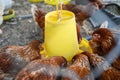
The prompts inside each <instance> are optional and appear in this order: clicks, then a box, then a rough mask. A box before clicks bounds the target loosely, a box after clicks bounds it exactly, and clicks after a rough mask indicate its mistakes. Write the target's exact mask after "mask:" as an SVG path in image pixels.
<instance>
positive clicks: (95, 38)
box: [92, 34, 100, 40]
mask: <svg viewBox="0 0 120 80" xmlns="http://www.w3.org/2000/svg"><path fill="white" fill-rule="evenodd" d="M92 39H93V40H99V39H100V35H99V34H93V35H92Z"/></svg>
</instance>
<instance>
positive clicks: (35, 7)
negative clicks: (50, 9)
mask: <svg viewBox="0 0 120 80" xmlns="http://www.w3.org/2000/svg"><path fill="white" fill-rule="evenodd" d="M36 9H37V6H36V5H34V4H32V5H31V12H32V15H33V19H34V20H35V10H36Z"/></svg>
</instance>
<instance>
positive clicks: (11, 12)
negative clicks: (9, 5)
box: [3, 9, 15, 21]
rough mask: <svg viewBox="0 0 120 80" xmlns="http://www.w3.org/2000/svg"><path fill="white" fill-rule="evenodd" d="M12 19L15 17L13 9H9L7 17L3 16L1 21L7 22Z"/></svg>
mask: <svg viewBox="0 0 120 80" xmlns="http://www.w3.org/2000/svg"><path fill="white" fill-rule="evenodd" d="M13 17H15V11H14V10H13V9H10V10H9V14H8V15H3V20H4V21H7V20H9V19H11V18H13Z"/></svg>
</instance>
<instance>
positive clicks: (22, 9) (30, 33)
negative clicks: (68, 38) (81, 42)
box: [0, 0, 92, 47]
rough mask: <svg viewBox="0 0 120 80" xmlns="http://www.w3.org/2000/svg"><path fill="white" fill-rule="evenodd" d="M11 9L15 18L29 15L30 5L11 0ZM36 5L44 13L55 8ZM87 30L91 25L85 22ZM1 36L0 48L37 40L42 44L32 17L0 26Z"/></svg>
mask: <svg viewBox="0 0 120 80" xmlns="http://www.w3.org/2000/svg"><path fill="white" fill-rule="evenodd" d="M13 1H14V4H13V6H12V9H14V10H15V12H16V16H15V17H19V16H21V15H31V3H29V2H28V1H27V0H13ZM34 4H36V5H38V7H39V8H40V9H41V10H44V11H46V12H49V11H52V10H55V6H51V5H47V4H45V3H43V2H42V3H34ZM86 24H87V25H88V29H90V30H92V27H91V24H90V23H89V22H88V21H86ZM0 29H1V30H2V31H3V34H1V35H0V47H3V46H6V45H25V44H27V43H28V42H30V41H31V40H34V39H38V40H40V41H41V42H42V37H41V30H40V28H39V26H38V25H37V24H35V21H34V20H33V18H32V17H30V18H26V19H18V18H14V19H12V20H10V21H7V22H4V23H3V24H2V25H0ZM81 32H82V36H83V37H85V36H87V35H86V34H85V32H84V30H82V29H81Z"/></svg>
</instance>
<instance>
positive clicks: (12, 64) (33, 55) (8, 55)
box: [0, 40, 41, 75]
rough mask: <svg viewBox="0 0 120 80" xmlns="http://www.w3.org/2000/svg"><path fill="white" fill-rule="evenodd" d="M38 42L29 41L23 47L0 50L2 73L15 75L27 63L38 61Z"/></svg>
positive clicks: (9, 47) (7, 47)
mask: <svg viewBox="0 0 120 80" xmlns="http://www.w3.org/2000/svg"><path fill="white" fill-rule="evenodd" d="M39 47H40V42H39V41H38V40H33V41H31V42H30V43H29V44H28V45H25V46H6V47H3V48H0V69H1V70H2V71H3V72H4V73H9V74H11V75H16V73H18V71H19V70H21V69H22V68H23V67H24V66H25V65H26V64H27V63H28V62H30V61H32V60H34V59H40V58H41V56H40V54H39V52H40V49H39Z"/></svg>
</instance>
